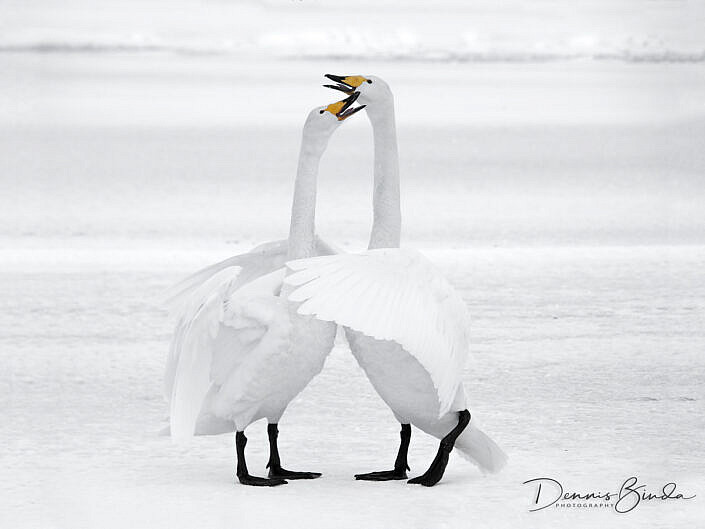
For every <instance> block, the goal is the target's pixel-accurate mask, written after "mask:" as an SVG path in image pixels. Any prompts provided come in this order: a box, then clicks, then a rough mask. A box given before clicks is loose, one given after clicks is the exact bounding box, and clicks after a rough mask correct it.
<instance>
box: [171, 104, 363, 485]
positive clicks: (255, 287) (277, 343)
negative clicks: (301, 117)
mask: <svg viewBox="0 0 705 529" xmlns="http://www.w3.org/2000/svg"><path fill="white" fill-rule="evenodd" d="M356 98H357V95H354V96H350V97H349V98H347V99H346V100H344V101H342V102H338V103H334V104H332V105H329V106H328V107H324V108H316V109H313V110H312V111H311V112H310V113H309V115H308V118H307V120H306V123H305V125H304V129H303V137H302V142H301V151H300V156H299V165H298V169H297V175H296V183H295V186H294V200H293V205H292V213H291V224H290V231H289V238H288V240H287V241H277V242H274V243H267V244H265V245H261V246H259V247H257V248H255V249H254V250H253V251H252V252H250V253H247V254H243V255H238V256H235V257H231V258H229V259H226V260H225V261H222V262H220V263H216V264H215V265H212V266H209V267H208V268H205V269H204V270H201V271H200V272H197V273H196V274H194V275H193V276H191V277H190V278H188V279H186V280H185V281H183V282H182V283H180V284H179V285H177V286H176V287H174V288H173V289H172V294H171V298H172V304H173V307H174V313H175V316H176V320H177V323H176V329H175V332H174V337H173V340H172V344H171V348H170V352H169V357H168V360H167V367H166V375H165V384H164V387H165V392H166V394H167V398H168V399H169V401H170V432H171V435H172V437H173V438H174V439H175V440H177V441H184V440H187V439H189V438H190V437H191V436H193V435H194V434H211V433H223V432H228V431H236V432H237V434H236V449H237V460H238V463H237V476H238V479H239V480H240V482H241V483H243V484H246V485H256V486H275V485H281V484H284V483H286V479H311V478H315V477H318V476H320V474H318V473H312V472H293V471H289V470H286V469H284V468H282V467H281V462H280V456H279V450H278V447H277V437H278V427H277V423H278V422H279V419H280V417H281V416H282V414H283V413H284V411H285V410H286V407H287V406H288V404H289V403H290V402H291V401H292V399H293V398H294V397H295V396H296V395H298V393H299V392H301V390H303V389H304V388H305V387H306V386H307V385H308V383H309V382H310V381H311V380H312V379H313V377H315V376H316V375H317V374H318V373H319V372H320V371H321V369H322V368H323V364H324V362H325V359H326V357H327V356H328V354H329V353H330V351H331V349H332V348H333V343H334V339H335V333H336V325H335V324H334V323H330V322H324V321H319V320H316V319H315V318H313V317H310V316H302V315H300V314H297V313H296V310H295V309H296V307H295V306H294V305H293V304H292V303H290V302H289V301H288V300H287V299H286V297H285V296H284V294H285V292H282V282H283V279H284V275H285V273H286V269H285V268H284V267H283V263H284V261H285V260H286V259H287V258H288V259H291V258H302V257H310V256H313V255H318V254H321V253H330V252H332V251H333V250H332V248H331V247H330V245H327V244H325V243H323V242H322V241H321V240H320V239H319V238H318V237H316V236H315V225H314V219H315V205H316V186H317V174H318V164H319V161H320V158H321V156H322V154H323V152H324V151H325V149H326V147H327V144H328V139H329V138H330V136H331V134H332V133H333V132H334V131H335V130H336V129H337V127H338V126H339V125H340V124H341V123H342V120H344V119H345V118H346V117H348V116H350V115H352V114H354V113H355V112H356V111H357V110H359V108H358V109H357V110H348V108H349V107H350V105H352V103H353V102H354V101H355V99H356ZM261 418H266V419H267V421H268V422H269V425H268V427H267V433H268V436H269V445H270V459H269V463H268V465H267V466H268V467H269V476H270V478H271V479H265V478H260V477H256V476H252V475H250V473H249V470H248V468H247V465H246V461H245V445H246V443H247V438H246V437H245V435H244V430H245V428H247V426H249V425H250V424H251V423H252V422H254V421H257V420H258V419H261Z"/></svg>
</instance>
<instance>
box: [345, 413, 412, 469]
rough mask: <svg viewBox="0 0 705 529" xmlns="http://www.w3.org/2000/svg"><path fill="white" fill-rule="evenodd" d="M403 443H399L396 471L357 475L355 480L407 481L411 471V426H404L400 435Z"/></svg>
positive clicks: (395, 463)
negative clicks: (408, 458) (408, 472)
mask: <svg viewBox="0 0 705 529" xmlns="http://www.w3.org/2000/svg"><path fill="white" fill-rule="evenodd" d="M399 436H400V437H401V442H400V443H399V452H397V459H396V461H395V462H394V470H382V471H380V472H369V473H368V474H355V479H361V480H365V481H389V480H392V479H406V478H407V475H406V471H407V470H411V469H410V468H409V464H408V463H407V459H406V458H407V454H408V453H409V442H410V441H411V425H410V424H402V425H401V432H400V434H399Z"/></svg>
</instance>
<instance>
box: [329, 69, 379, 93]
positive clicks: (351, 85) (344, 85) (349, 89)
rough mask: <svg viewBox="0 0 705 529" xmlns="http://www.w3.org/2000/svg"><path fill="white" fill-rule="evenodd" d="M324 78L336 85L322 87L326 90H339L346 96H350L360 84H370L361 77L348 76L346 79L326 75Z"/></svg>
mask: <svg viewBox="0 0 705 529" xmlns="http://www.w3.org/2000/svg"><path fill="white" fill-rule="evenodd" d="M326 77H327V78H328V79H330V80H331V81H333V82H334V83H338V84H324V85H323V86H325V87H326V88H332V89H333V90H340V91H341V92H345V93H346V94H352V93H353V92H354V91H355V89H356V88H357V87H358V86H360V85H361V84H362V83H365V82H367V83H369V82H370V81H369V80H368V79H365V78H364V77H363V76H361V75H349V76H347V77H344V76H342V75H333V74H332V73H327V74H326Z"/></svg>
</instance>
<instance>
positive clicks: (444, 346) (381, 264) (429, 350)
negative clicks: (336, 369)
mask: <svg viewBox="0 0 705 529" xmlns="http://www.w3.org/2000/svg"><path fill="white" fill-rule="evenodd" d="M287 266H288V267H289V268H290V269H291V270H292V271H294V272H295V273H294V274H292V275H290V276H288V277H287V278H286V279H285V282H286V283H287V284H290V285H293V286H297V287H298V288H297V289H296V290H295V291H294V292H292V293H291V294H290V295H289V299H290V300H291V301H296V302H302V303H301V305H300V306H299V308H298V312H299V314H310V315H315V316H316V317H318V318H319V319H321V320H326V321H334V322H336V323H338V324H339V325H343V326H345V327H350V328H351V329H354V330H356V331H359V332H362V333H363V334H365V335H367V336H370V337H372V338H375V339H377V340H388V341H394V342H396V343H398V344H399V345H401V346H402V347H403V348H404V350H406V351H407V352H408V353H409V354H411V355H412V356H413V357H414V358H415V359H416V360H417V361H418V362H419V363H420V364H421V365H422V366H423V367H424V369H426V371H428V373H429V376H430V377H431V381H432V382H433V386H434V388H435V389H436V392H437V397H438V411H437V416H438V417H440V416H442V415H444V414H446V413H447V412H448V411H449V410H450V408H451V406H452V404H453V402H454V400H455V398H456V395H457V392H458V386H459V385H460V377H459V373H461V372H462V369H463V367H464V364H465V360H466V358H467V353H468V350H469V339H468V332H469V329H468V322H469V315H468V313H467V309H466V307H465V303H463V300H462V299H461V298H460V296H459V295H458V294H457V292H456V291H455V289H453V288H452V287H451V285H450V284H448V282H447V281H446V280H445V278H444V277H443V276H442V275H441V274H440V273H439V272H438V271H437V270H436V268H435V267H434V266H433V265H432V264H431V263H430V262H429V261H428V260H427V259H426V258H425V257H424V256H423V255H421V254H420V253H419V252H417V251H415V250H407V249H403V250H402V249H392V248H385V249H378V250H368V251H366V252H363V253H359V254H348V255H333V256H326V257H316V258H312V259H306V260H299V261H293V262H289V263H287ZM461 409H462V408H461Z"/></svg>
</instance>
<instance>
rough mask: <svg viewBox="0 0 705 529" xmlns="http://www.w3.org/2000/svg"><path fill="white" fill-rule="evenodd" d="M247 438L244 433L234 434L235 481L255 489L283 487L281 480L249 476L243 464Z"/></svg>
mask: <svg viewBox="0 0 705 529" xmlns="http://www.w3.org/2000/svg"><path fill="white" fill-rule="evenodd" d="M246 444H247V437H245V432H237V433H236V434H235V449H236V450H237V479H238V480H240V483H242V484H243V485H253V486H255V487H274V486H276V485H284V484H285V483H286V480H283V479H267V478H258V477H256V476H250V473H249V472H248V471H247V463H246V462H245V445H246Z"/></svg>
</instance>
